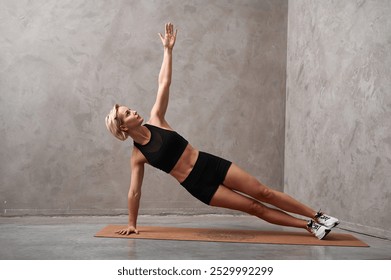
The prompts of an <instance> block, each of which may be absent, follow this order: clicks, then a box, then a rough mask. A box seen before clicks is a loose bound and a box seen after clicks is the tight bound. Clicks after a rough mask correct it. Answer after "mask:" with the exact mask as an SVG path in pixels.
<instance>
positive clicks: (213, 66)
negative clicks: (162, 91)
mask: <svg viewBox="0 0 391 280" xmlns="http://www.w3.org/2000/svg"><path fill="white" fill-rule="evenodd" d="M287 8H288V3H287V1H282V0H281V1H275V0H269V1H267V0H263V1H259V0H245V1H217V0H216V1H189V0H188V1H182V0H176V1H163V0H161V1H103V0H102V1H64V0H61V1H59V0H58V1H54V0H49V1H46V0H45V1H43V0H42V1H27V0H26V1H13V0H3V1H1V2H0V34H1V36H0V53H1V55H0V143H1V145H0V210H1V215H3V216H7V215H22V214H47V215H55V214H117V213H126V196H127V190H128V186H129V178H130V170H129V156H130V151H131V148H132V143H131V142H130V141H127V142H125V143H122V142H120V141H118V140H116V139H115V138H114V137H112V136H111V135H109V133H108V132H107V131H106V127H105V125H104V117H105V116H106V114H107V113H108V111H109V110H110V109H111V108H112V106H113V104H114V103H116V102H118V103H121V104H125V105H128V106H130V107H131V108H135V109H137V110H138V111H139V113H140V114H142V115H143V116H147V115H148V114H149V110H150V108H151V106H152V104H153V102H154V98H155V94H156V90H157V76H158V72H159V69H160V65H161V61H162V54H163V52H162V47H161V42H160V39H159V37H158V35H157V33H158V32H163V31H164V30H163V27H164V23H165V22H166V21H169V20H170V21H172V22H174V23H175V24H176V26H177V27H178V28H179V34H178V41H177V44H176V47H175V52H174V73H173V83H172V90H171V103H170V108H169V113H168V115H167V119H168V121H169V122H170V123H171V125H172V126H173V127H174V128H175V129H177V130H178V131H179V132H180V133H181V134H183V135H184V136H185V137H187V138H188V139H189V140H190V142H191V143H192V144H193V145H194V146H196V147H197V148H199V149H201V150H205V151H209V152H212V153H215V154H217V155H220V156H223V157H226V158H228V159H230V160H233V161H234V162H236V163H237V164H239V165H240V166H242V167H243V168H244V169H246V170H248V171H249V172H250V173H252V174H254V175H255V176H257V177H258V178H259V179H260V180H261V181H262V182H264V183H265V184H268V185H270V186H272V187H274V188H277V189H280V190H282V188H283V161H284V122H285V70H286V31H287V30H286V25H287V21H286V20H287ZM146 171H147V172H146V176H145V180H144V187H143V196H142V204H141V213H162V212H176V213H177V212H179V213H204V212H209V213H211V212H216V211H217V212H219V211H218V210H217V209H214V208H210V207H207V206H204V205H203V204H201V203H200V202H198V201H196V200H195V199H191V197H190V195H188V194H187V193H186V192H185V191H184V190H183V189H182V188H181V186H180V185H179V184H177V183H176V181H175V180H174V179H172V178H171V177H169V176H167V175H166V174H164V173H162V172H160V171H157V170H154V169H152V168H150V167H148V168H147V169H146Z"/></svg>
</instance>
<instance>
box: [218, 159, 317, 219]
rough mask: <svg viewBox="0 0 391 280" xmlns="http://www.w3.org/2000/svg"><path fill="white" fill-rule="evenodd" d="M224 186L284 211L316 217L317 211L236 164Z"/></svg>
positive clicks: (230, 170) (232, 167)
mask: <svg viewBox="0 0 391 280" xmlns="http://www.w3.org/2000/svg"><path fill="white" fill-rule="evenodd" d="M223 184H224V186H226V187H228V188H230V189H232V190H235V191H239V192H241V193H244V194H247V195H249V196H251V197H253V198H255V199H257V200H259V201H262V202H266V203H268V204H271V205H274V206H276V207H278V208H280V209H282V210H284V211H287V212H291V213H295V214H299V215H302V216H305V217H309V218H313V217H314V216H315V215H316V211H314V210H313V209H311V208H310V207H308V206H307V205H304V204H303V203H301V202H299V201H297V200H296V199H294V198H293V197H291V196H289V195H287V194H285V193H283V192H279V191H276V190H273V189H270V188H269V187H267V186H265V185H263V184H262V183H260V182H259V181H258V180H257V179H256V178H255V177H253V176H251V175H250V174H248V173H247V172H246V171H244V170H242V169H241V168H239V167H238V166H237V165H235V164H232V165H231V167H230V168H229V170H228V173H227V175H226V177H225V180H224V182H223Z"/></svg>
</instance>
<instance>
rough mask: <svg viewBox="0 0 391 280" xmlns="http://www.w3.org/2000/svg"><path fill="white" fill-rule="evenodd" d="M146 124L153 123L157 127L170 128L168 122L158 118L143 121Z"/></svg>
mask: <svg viewBox="0 0 391 280" xmlns="http://www.w3.org/2000/svg"><path fill="white" fill-rule="evenodd" d="M145 124H146V125H153V126H156V127H159V128H163V129H166V130H172V131H173V129H172V127H171V126H170V125H169V124H168V122H167V121H166V120H161V119H159V118H151V119H150V120H149V121H147V122H146V123H145Z"/></svg>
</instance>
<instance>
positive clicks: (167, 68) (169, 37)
mask: <svg viewBox="0 0 391 280" xmlns="http://www.w3.org/2000/svg"><path fill="white" fill-rule="evenodd" d="M177 32H178V30H175V33H174V25H173V24H171V23H167V24H166V33H165V35H164V36H163V35H162V34H160V33H159V36H160V39H161V41H162V44H163V48H164V56H163V63H162V67H161V69H160V73H159V80H158V82H159V88H158V91H157V96H156V102H155V104H154V105H153V107H152V111H151V118H154V117H157V118H158V119H159V120H160V121H162V122H163V121H164V117H165V115H166V111H167V107H168V100H169V89H170V85H171V75H172V50H173V48H174V45H175V41H176V35H177Z"/></svg>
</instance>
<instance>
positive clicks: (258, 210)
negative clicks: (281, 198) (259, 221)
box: [245, 200, 266, 216]
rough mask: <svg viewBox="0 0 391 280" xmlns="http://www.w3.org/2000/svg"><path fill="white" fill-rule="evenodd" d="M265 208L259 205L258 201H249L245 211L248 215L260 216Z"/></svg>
mask: <svg viewBox="0 0 391 280" xmlns="http://www.w3.org/2000/svg"><path fill="white" fill-rule="evenodd" d="M265 210H266V207H265V206H264V205H262V204H261V203H259V202H258V201H255V200H251V201H250V202H249V203H248V205H247V208H246V211H245V212H247V213H248V214H250V215H253V216H262V215H263V213H264V212H265Z"/></svg>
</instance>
